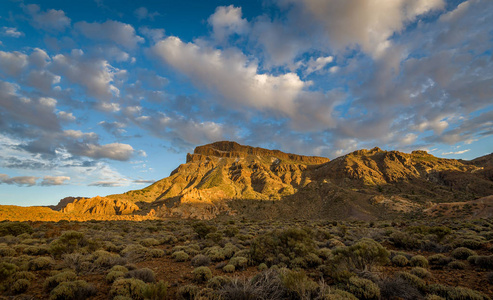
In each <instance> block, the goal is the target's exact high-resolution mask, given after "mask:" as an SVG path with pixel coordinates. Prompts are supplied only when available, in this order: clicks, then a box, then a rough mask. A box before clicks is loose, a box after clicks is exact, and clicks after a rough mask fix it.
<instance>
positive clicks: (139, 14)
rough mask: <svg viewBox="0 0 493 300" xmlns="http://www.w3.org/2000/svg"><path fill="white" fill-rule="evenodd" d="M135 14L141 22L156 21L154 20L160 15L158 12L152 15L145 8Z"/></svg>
mask: <svg viewBox="0 0 493 300" xmlns="http://www.w3.org/2000/svg"><path fill="white" fill-rule="evenodd" d="M134 14H135V16H136V17H137V19H139V21H141V20H144V19H149V20H151V21H154V18H155V17H157V16H159V15H160V13H158V12H157V11H155V12H152V13H151V12H149V10H148V9H147V8H145V7H143V6H142V7H139V8H137V9H136V10H135V11H134Z"/></svg>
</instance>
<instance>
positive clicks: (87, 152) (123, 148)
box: [70, 143, 134, 161]
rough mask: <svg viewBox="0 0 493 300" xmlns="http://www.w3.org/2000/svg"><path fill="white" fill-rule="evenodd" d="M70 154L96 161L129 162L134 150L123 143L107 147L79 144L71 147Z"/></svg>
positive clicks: (107, 145)
mask: <svg viewBox="0 0 493 300" xmlns="http://www.w3.org/2000/svg"><path fill="white" fill-rule="evenodd" d="M70 152H71V153H73V154H75V155H81V156H87V157H92V158H95V159H101V158H109V159H113V160H120V161H127V160H129V159H130V157H131V156H132V155H133V154H134V149H133V148H132V146H130V145H128V144H121V143H112V144H106V145H96V144H88V143H77V144H74V145H73V146H70Z"/></svg>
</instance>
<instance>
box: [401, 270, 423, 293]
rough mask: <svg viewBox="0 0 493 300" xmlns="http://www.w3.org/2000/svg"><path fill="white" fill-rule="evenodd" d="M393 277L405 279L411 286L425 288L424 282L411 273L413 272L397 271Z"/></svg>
mask: <svg viewBox="0 0 493 300" xmlns="http://www.w3.org/2000/svg"><path fill="white" fill-rule="evenodd" d="M395 277H397V278H401V279H403V280H405V281H407V282H408V283H409V284H410V285H412V286H413V287H415V288H417V289H418V290H420V291H424V290H425V287H426V282H425V281H424V280H423V279H421V278H419V277H418V276H416V275H413V274H411V273H408V272H397V273H396V274H395Z"/></svg>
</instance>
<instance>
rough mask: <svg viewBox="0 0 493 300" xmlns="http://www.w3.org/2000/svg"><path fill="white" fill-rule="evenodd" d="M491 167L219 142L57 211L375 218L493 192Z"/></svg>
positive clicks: (489, 162) (485, 161) (483, 160)
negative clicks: (153, 174) (150, 179)
mask: <svg viewBox="0 0 493 300" xmlns="http://www.w3.org/2000/svg"><path fill="white" fill-rule="evenodd" d="M492 166H493V155H487V156H483V157H480V158H477V159H475V160H472V161H464V160H455V159H444V158H438V157H434V156H433V155H430V154H428V153H427V152H425V151H413V152H412V153H402V152H398V151H384V150H381V149H379V148H374V149H371V150H358V151H355V152H352V153H349V154H347V155H344V156H342V157H339V158H336V159H334V160H332V161H330V160H329V159H327V158H323V157H315V156H302V155H296V154H290V153H284V152H281V151H279V150H267V149H262V148H254V147H250V146H243V145H240V144H238V143H235V142H216V143H212V144H208V145H204V146H199V147H197V148H195V151H194V152H193V153H192V154H187V160H186V163H184V164H182V165H180V166H178V168H176V169H175V170H174V171H173V172H171V174H170V176H169V177H166V178H163V179H161V180H159V181H157V182H155V183H154V184H152V185H150V186H148V187H146V188H144V189H141V190H133V191H129V192H126V193H124V194H118V195H110V196H106V197H96V198H66V199H63V200H62V201H61V202H60V203H59V205H57V206H56V208H57V210H60V213H61V214H66V215H94V216H96V215H97V216H108V217H109V216H122V217H124V216H132V215H137V216H141V217H144V216H146V217H151V218H163V217H164V218H169V217H173V218H194V219H212V218H215V217H218V216H223V215H225V216H237V217H247V218H258V219H272V218H276V219H277V218H312V219H313V218H315V219H327V218H328V219H347V218H350V219H351V218H352V219H363V220H372V219H378V218H392V217H396V216H399V215H402V214H403V213H404V214H406V213H413V214H416V212H423V211H424V212H431V211H434V210H430V208H431V207H433V206H434V205H438V204H440V203H452V202H457V203H467V202H468V201H472V200H475V199H478V198H481V197H486V196H490V195H493V176H492V173H493V172H492ZM465 214H467V215H471V216H472V215H474V212H472V211H471V212H469V211H466V212H465ZM102 218H104V217H102Z"/></svg>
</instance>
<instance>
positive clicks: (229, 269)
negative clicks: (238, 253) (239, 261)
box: [223, 264, 236, 273]
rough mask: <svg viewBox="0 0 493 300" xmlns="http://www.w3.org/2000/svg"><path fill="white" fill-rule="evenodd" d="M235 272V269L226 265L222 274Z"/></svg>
mask: <svg viewBox="0 0 493 300" xmlns="http://www.w3.org/2000/svg"><path fill="white" fill-rule="evenodd" d="M235 270H236V267H235V266H234V265H231V264H227V265H225V266H224V267H223V272H224V273H233V272H234V271H235Z"/></svg>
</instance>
